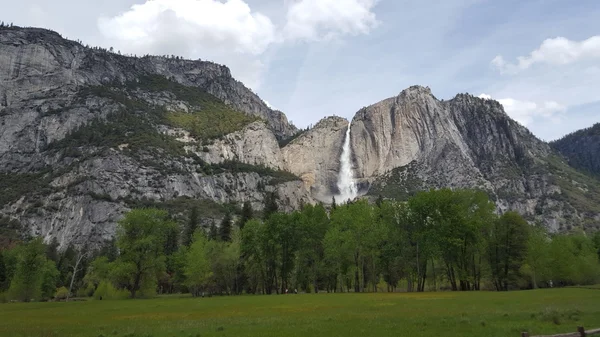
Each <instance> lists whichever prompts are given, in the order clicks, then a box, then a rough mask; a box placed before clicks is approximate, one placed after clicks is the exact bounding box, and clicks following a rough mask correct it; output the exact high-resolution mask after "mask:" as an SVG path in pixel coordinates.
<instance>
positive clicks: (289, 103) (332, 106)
mask: <svg viewBox="0 0 600 337" xmlns="http://www.w3.org/2000/svg"><path fill="white" fill-rule="evenodd" d="M0 8H2V11H1V12H0V20H3V21H5V22H14V23H15V24H17V25H20V26H39V27H45V28H50V29H53V30H56V31H58V32H59V33H61V34H62V35H63V36H65V37H67V38H70V39H79V40H82V41H83V42H84V43H85V44H90V45H97V46H103V47H107V48H108V47H114V48H115V50H119V51H121V52H122V53H128V54H137V55H143V54H160V55H163V54H168V55H177V56H183V57H186V58H191V59H202V60H209V61H214V62H217V63H220V64H225V65H227V66H229V67H230V68H231V70H232V74H233V75H234V77H235V78H237V79H238V80H240V81H242V82H243V83H244V84H245V85H246V86H247V87H249V88H251V89H252V90H253V91H254V92H256V93H257V94H258V95H259V96H260V97H261V98H262V99H263V100H265V101H266V102H267V103H268V104H269V105H271V106H272V107H274V108H276V109H279V110H281V111H283V112H285V113H286V115H287V116H288V119H290V120H291V121H292V122H293V123H294V124H296V126H298V127H306V126H308V125H311V124H315V123H316V122H317V121H318V120H320V119H321V118H322V117H325V116H330V115H337V116H342V117H346V118H351V117H353V116H354V114H355V112H356V111H358V110H359V109H361V108H362V107H364V106H368V105H370V104H374V103H376V102H378V101H381V100H383V99H385V98H388V97H392V96H395V95H398V93H400V92H401V91H402V90H403V89H405V88H407V87H409V86H411V85H415V84H418V85H423V86H428V87H430V88H431V90H432V92H433V94H434V95H435V96H436V97H437V98H439V99H450V98H452V97H454V96H455V95H456V94H458V93H465V92H466V93H470V94H473V95H476V96H480V97H482V98H487V99H496V100H498V101H499V102H500V103H502V105H503V106H504V108H505V110H506V112H507V113H508V114H509V115H510V116H511V117H512V118H514V119H515V120H517V121H518V122H520V123H521V124H523V125H525V126H527V127H528V128H529V129H530V130H531V131H532V132H533V133H534V134H535V135H537V136H538V137H539V138H541V139H544V140H553V139H557V138H559V137H561V136H563V135H565V134H567V133H570V132H572V131H574V130H577V129H581V128H585V127H589V126H591V125H593V124H594V123H597V122H600V1H599V0H575V1H573V0H444V1H433V0H419V1H416V0H102V1H96V0H54V1H47V0H20V1H17V2H15V1H12V0H10V1H9V0H0Z"/></svg>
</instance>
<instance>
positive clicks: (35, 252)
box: [8, 239, 58, 302]
mask: <svg viewBox="0 0 600 337" xmlns="http://www.w3.org/2000/svg"><path fill="white" fill-rule="evenodd" d="M45 250H46V249H45V246H44V244H43V242H42V240H41V239H35V240H33V241H31V242H30V243H28V244H26V245H24V246H22V247H18V248H17V250H16V264H15V266H14V274H12V277H11V282H10V288H9V289H8V293H9V296H10V297H11V298H12V299H15V300H19V301H24V302H29V301H31V300H40V299H44V298H50V297H52V296H53V295H54V291H55V290H56V287H55V283H56V279H57V278H58V271H57V270H56V265H55V264H54V261H49V260H47V259H46V257H45Z"/></svg>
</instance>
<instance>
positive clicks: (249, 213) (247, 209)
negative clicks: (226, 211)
mask: <svg viewBox="0 0 600 337" xmlns="http://www.w3.org/2000/svg"><path fill="white" fill-rule="evenodd" d="M253 216H254V210H253V209H252V204H251V203H250V202H249V201H246V202H244V206H243V207H242V216H241V217H240V219H239V221H238V222H237V226H238V227H239V228H240V229H244V225H246V222H248V221H250V219H252V217H253Z"/></svg>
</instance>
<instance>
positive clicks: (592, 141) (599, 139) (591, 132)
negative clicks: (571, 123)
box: [550, 123, 600, 177]
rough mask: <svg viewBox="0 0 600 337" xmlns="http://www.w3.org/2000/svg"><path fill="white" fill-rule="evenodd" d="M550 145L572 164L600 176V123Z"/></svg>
mask: <svg viewBox="0 0 600 337" xmlns="http://www.w3.org/2000/svg"><path fill="white" fill-rule="evenodd" d="M550 146H552V148H554V149H555V150H556V151H558V152H560V153H561V154H562V155H563V156H564V157H565V158H567V161H568V162H569V164H570V165H571V166H573V167H575V168H578V169H580V170H582V171H586V172H589V173H590V174H593V175H595V176H598V177H600V123H597V124H594V125H593V126H592V127H590V128H587V129H583V130H579V131H576V132H573V133H571V134H569V135H566V136H564V137H563V138H561V139H559V140H557V141H554V142H551V143H550Z"/></svg>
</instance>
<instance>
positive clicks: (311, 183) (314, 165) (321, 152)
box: [282, 117, 348, 202]
mask: <svg viewBox="0 0 600 337" xmlns="http://www.w3.org/2000/svg"><path fill="white" fill-rule="evenodd" d="M347 128H348V121H347V120H345V119H344V118H340V117H328V118H324V119H322V120H321V121H320V122H319V123H317V124H316V125H315V126H314V128H312V129H311V130H309V131H307V132H305V133H303V134H302V135H300V136H299V137H298V138H296V139H295V140H293V141H292V142H291V143H290V144H288V145H287V146H285V147H284V148H283V151H282V152H283V163H284V165H285V168H286V169H287V170H289V171H290V172H292V173H294V174H296V175H297V176H299V177H301V178H302V180H303V181H304V183H305V184H306V186H307V187H308V188H310V189H311V192H312V194H313V195H314V196H315V197H316V198H317V199H319V200H322V201H325V202H330V201H331V198H332V195H334V194H337V193H338V189H337V180H338V173H339V170H340V154H341V152H342V143H343V142H344V137H345V134H346V130H347Z"/></svg>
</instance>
